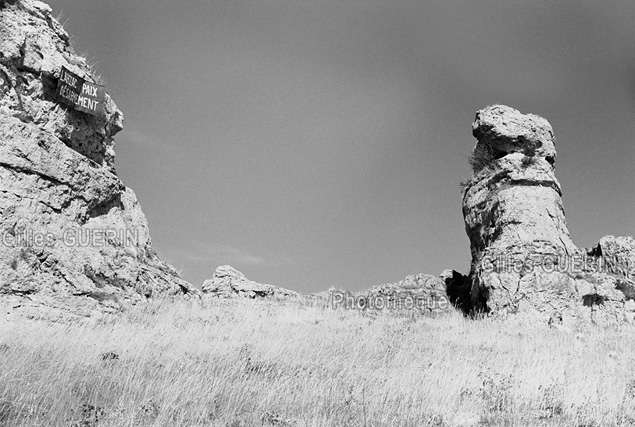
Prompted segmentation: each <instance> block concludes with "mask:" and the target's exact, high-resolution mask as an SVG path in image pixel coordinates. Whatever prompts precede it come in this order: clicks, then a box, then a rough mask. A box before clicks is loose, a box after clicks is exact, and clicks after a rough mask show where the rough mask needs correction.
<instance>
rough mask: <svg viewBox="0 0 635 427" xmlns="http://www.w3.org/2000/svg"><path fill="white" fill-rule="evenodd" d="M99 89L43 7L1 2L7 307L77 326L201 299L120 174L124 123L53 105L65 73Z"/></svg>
mask: <svg viewBox="0 0 635 427" xmlns="http://www.w3.org/2000/svg"><path fill="white" fill-rule="evenodd" d="M62 66H65V67H67V68H68V69H70V70H71V71H73V72H74V73H75V74H78V75H79V76H81V77H82V78H85V79H86V80H87V81H94V80H93V78H92V76H91V73H90V69H89V67H88V66H87V64H86V61H85V59H84V58H81V57H79V56H77V55H76V54H75V53H74V51H73V49H72V47H71V45H70V43H69V36H68V34H67V33H66V32H65V31H64V29H63V28H62V26H61V25H60V24H59V23H58V22H57V21H56V20H55V19H54V18H53V17H52V16H51V9H50V8H49V7H48V6H47V5H45V4H44V3H41V2H39V1H33V0H21V1H9V0H4V1H0V238H1V240H0V302H3V303H4V304H7V305H10V307H11V308H13V307H20V308H21V309H25V308H27V309H28V308H30V307H40V308H41V307H53V308H56V309H59V310H61V311H68V312H69V313H73V314H79V315H90V314H91V313H96V312H104V311H106V312H108V311H116V310H118V309H119V306H120V304H121V303H122V302H125V301H128V302H132V303H134V302H136V301H141V300H143V299H145V298H147V297H150V296H154V295H158V294H174V295H179V294H184V293H196V291H195V290H194V289H193V288H192V287H191V285H190V284H189V283H187V282H185V281H183V280H181V279H180V278H179V277H178V274H177V272H176V271H175V270H174V269H173V268H172V267H171V266H169V265H167V264H165V263H163V262H162V261H161V260H159V259H158V258H157V256H156V254H155V253H154V251H153V250H152V243H151V239H150V234H149V230H148V224H147V221H146V219H145V216H144V215H143V212H142V211H141V207H140V206H139V203H138V202H137V199H136V197H135V195H134V193H133V192H132V190H130V189H129V188H126V187H125V186H124V184H123V183H122V182H121V181H120V180H119V178H118V177H117V175H116V173H115V169H114V158H115V153H114V139H113V138H114V136H115V135H116V134H117V132H119V131H120V130H121V129H122V126H123V115H122V113H121V111H119V109H118V108H117V106H116V105H115V103H114V102H113V101H112V99H110V96H108V95H106V103H105V112H106V113H105V115H104V116H103V117H97V116H91V115H88V114H85V113H82V112H79V111H75V110H73V109H67V108H65V107H62V106H60V105H58V104H57V103H56V102H55V100H54V99H53V95H54V93H55V89H56V86H57V81H58V78H59V75H60V70H61V67H62Z"/></svg>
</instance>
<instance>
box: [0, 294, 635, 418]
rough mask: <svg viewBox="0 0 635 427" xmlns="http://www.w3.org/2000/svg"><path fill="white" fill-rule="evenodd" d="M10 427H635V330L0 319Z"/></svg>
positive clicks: (246, 312)
mask: <svg viewBox="0 0 635 427" xmlns="http://www.w3.org/2000/svg"><path fill="white" fill-rule="evenodd" d="M0 323H1V324H2V327H1V328H0V425H2V426H47V427H48V426H65V427H66V426H69V427H70V426H82V427H88V426H91V427H92V426H118V427H119V426H219V427H243V426H244V427H247V426H365V427H366V426H368V427H371V426H372V427H379V426H412V427H420V426H437V427H440V426H577V427H591V426H598V427H600V426H601V427H605V426H631V425H634V424H635V340H633V337H634V336H635V335H634V334H635V328H634V327H632V326H629V325H626V326H621V327H619V328H617V329H600V328H595V329H588V330H584V331H573V332H571V333H569V332H563V331H560V330H556V329H549V328H546V327H535V328H531V329H521V328H519V327H518V326H511V325H508V324H503V323H500V322H497V321H494V320H490V319H484V320H478V321H474V320H468V319H464V318H463V317H462V316H461V315H459V314H458V313H456V312H454V311H452V312H449V313H447V314H444V315H441V316H438V317H436V318H430V317H425V316H423V315H421V314H420V313H418V312H416V311H412V312H399V313H397V312H377V311H356V310H343V309H338V310H334V309H332V308H330V307H328V306H325V305H324V304H321V306H320V304H317V303H310V302H308V301H304V302H288V303H284V304H282V303H281V304H277V303H271V302H257V301H244V300H240V301H235V300H232V301H228V300H216V301H212V302H207V303H205V304H204V305H201V304H199V303H195V302H165V301H163V302H161V301H157V302H153V303H151V304H149V305H147V306H145V307H138V308H134V309H131V310H129V311H127V312H125V313H124V314H123V315H122V316H121V317H120V318H117V319H111V320H107V321H98V322H92V323H89V324H87V323H68V324H59V323H58V324H51V323H46V322H42V321H24V320H16V319H13V320H10V317H7V318H2V317H0Z"/></svg>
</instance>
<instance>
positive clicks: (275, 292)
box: [203, 265, 300, 299]
mask: <svg viewBox="0 0 635 427" xmlns="http://www.w3.org/2000/svg"><path fill="white" fill-rule="evenodd" d="M203 296H205V297H215V298H252V299H262V298H266V299H285V298H297V297H299V296H300V294H298V293H297V292H295V291H291V290H289V289H284V288H280V287H277V286H273V285H263V284H261V283H257V282H254V281H252V280H249V279H247V278H246V277H245V275H244V274H242V273H241V272H240V271H238V270H236V269H235V268H233V267H232V266H230V265H222V266H220V267H218V268H217V269H216V271H214V275H213V276H212V278H211V279H208V280H206V281H205V282H203Z"/></svg>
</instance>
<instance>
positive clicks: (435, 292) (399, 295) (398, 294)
mask: <svg viewBox="0 0 635 427" xmlns="http://www.w3.org/2000/svg"><path fill="white" fill-rule="evenodd" d="M365 296H366V297H367V298H368V304H369V306H371V307H374V308H387V309H409V310H412V309H416V310H419V311H420V312H422V313H431V314H439V313H443V312H446V311H447V310H448V309H449V308H450V307H451V305H450V301H449V300H448V296H447V292H446V284H445V282H444V281H443V280H442V279H441V278H439V277H436V276H432V275H430V274H416V275H411V276H407V277H406V278H405V279H404V280H401V281H399V282H397V283H387V284H383V285H378V286H374V287H372V288H370V289H369V290H368V291H366V292H365ZM378 304H381V305H380V306H378Z"/></svg>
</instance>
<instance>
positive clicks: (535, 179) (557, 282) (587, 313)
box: [446, 105, 635, 323]
mask: <svg viewBox="0 0 635 427" xmlns="http://www.w3.org/2000/svg"><path fill="white" fill-rule="evenodd" d="M472 129H473V135H474V136H475V137H476V138H477V143H476V146H475V147H474V151H473V155H472V158H471V161H470V163H471V164H472V167H473V170H474V176H473V177H472V178H471V179H470V180H469V181H468V182H467V183H466V184H465V186H464V190H463V216H464V220H465V229H466V232H467V234H468V237H469V239H470V244H471V254H472V264H471V271H470V274H469V276H468V277H464V276H461V275H460V274H453V275H452V277H449V275H446V284H448V285H449V288H452V289H456V290H457V292H459V293H461V292H463V295H464V290H465V288H466V286H465V284H468V285H469V289H470V303H469V304H465V303H464V304H463V306H462V308H463V309H464V310H466V311H469V312H490V313H493V314H496V315H501V316H506V315H509V314H517V315H519V316H524V317H529V318H531V319H532V320H543V321H546V322H551V323H553V322H556V323H574V322H577V321H581V320H582V321H592V322H597V323H606V322H613V321H621V320H623V319H624V318H625V317H626V318H629V319H632V314H630V313H629V312H628V309H627V308H628V307H629V304H627V303H626V301H627V300H628V299H631V298H633V294H632V293H630V291H625V290H626V289H629V290H630V289H633V288H632V281H631V279H630V278H632V276H630V277H629V274H632V273H633V267H634V266H635V258H634V257H635V244H634V241H633V239H632V238H614V237H612V236H607V237H605V238H603V239H602V240H601V242H600V243H599V244H598V246H597V247H596V248H594V249H590V250H585V249H579V248H577V247H576V246H575V245H574V244H573V242H572V240H571V237H570V234H569V231H568V229H567V224H566V220H565V215H564V208H563V204H562V199H561V195H562V191H561V187H560V184H559V182H558V180H557V179H556V177H555V174H554V166H555V160H556V150H555V138H554V134H553V130H552V128H551V125H550V124H549V123H548V122H547V121H546V120H545V119H543V118H542V117H539V116H535V115H532V114H521V113H520V112H518V111H517V110H515V109H513V108H510V107H506V106H502V105H495V106H491V107H488V108H486V109H484V110H481V111H479V112H478V113H477V114H476V119H475V121H474V124H473V126H472ZM459 290H463V291H459ZM462 300H463V301H465V297H463V298H462Z"/></svg>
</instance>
